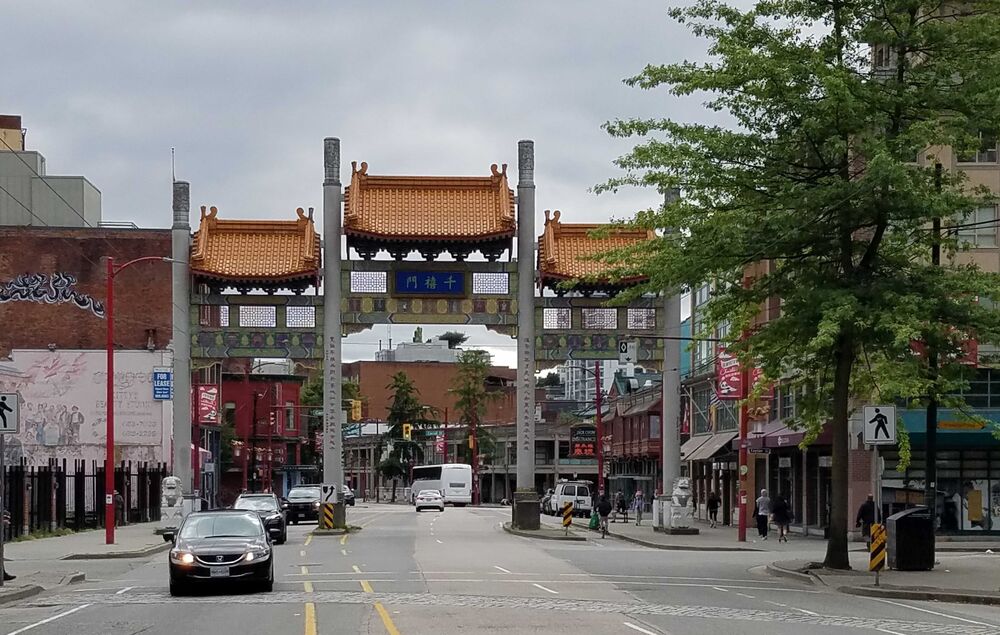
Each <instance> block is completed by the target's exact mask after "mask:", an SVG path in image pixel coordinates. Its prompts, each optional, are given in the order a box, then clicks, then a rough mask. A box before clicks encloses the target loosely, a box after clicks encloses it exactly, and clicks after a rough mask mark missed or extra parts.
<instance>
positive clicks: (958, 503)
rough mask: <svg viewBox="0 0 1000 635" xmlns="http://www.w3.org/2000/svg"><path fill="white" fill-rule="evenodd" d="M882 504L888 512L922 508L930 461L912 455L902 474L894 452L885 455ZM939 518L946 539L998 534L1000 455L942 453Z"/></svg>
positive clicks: (921, 455)
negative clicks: (959, 535) (978, 533)
mask: <svg viewBox="0 0 1000 635" xmlns="http://www.w3.org/2000/svg"><path fill="white" fill-rule="evenodd" d="M883 456H884V457H885V463H886V466H885V467H886V471H885V473H884V474H883V500H884V502H885V507H886V508H887V509H888V511H890V512H895V511H899V510H901V509H905V508H907V507H912V506H914V505H920V504H923V502H924V483H925V480H924V479H925V476H926V472H925V469H926V461H925V458H926V457H925V454H924V452H923V451H920V450H914V451H913V456H912V460H911V462H910V466H909V468H908V469H907V470H906V471H903V472H901V471H899V470H898V465H899V459H898V455H897V453H895V452H885V453H884V455H883ZM937 481H938V487H937V518H938V527H939V529H940V531H942V532H944V533H955V532H975V531H1000V450H992V451H990V450H943V451H940V452H938V458H937Z"/></svg>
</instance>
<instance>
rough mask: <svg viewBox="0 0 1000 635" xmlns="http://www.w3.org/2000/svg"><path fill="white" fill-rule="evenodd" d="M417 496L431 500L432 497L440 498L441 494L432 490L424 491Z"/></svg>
mask: <svg viewBox="0 0 1000 635" xmlns="http://www.w3.org/2000/svg"><path fill="white" fill-rule="evenodd" d="M417 496H424V497H428V498H431V497H436V498H440V497H441V494H439V493H438V492H435V491H434V490H432V489H425V490H424V491H422V492H420V493H419V494H417Z"/></svg>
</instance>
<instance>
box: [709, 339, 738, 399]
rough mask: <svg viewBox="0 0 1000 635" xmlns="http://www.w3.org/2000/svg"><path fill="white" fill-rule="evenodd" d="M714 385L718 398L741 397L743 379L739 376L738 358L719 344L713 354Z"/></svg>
mask: <svg viewBox="0 0 1000 635" xmlns="http://www.w3.org/2000/svg"><path fill="white" fill-rule="evenodd" d="M715 385H716V389H715V392H716V395H717V396H718V397H719V399H729V400H734V399H740V398H742V397H743V381H742V377H741V376H740V360H739V359H737V358H736V356H735V355H730V354H729V352H728V351H727V350H726V348H725V347H724V346H719V352H718V354H717V355H716V356H715Z"/></svg>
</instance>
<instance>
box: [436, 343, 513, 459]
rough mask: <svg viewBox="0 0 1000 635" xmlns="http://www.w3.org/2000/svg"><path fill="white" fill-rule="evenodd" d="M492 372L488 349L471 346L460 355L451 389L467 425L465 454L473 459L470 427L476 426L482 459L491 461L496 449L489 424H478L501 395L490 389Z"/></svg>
mask: <svg viewBox="0 0 1000 635" xmlns="http://www.w3.org/2000/svg"><path fill="white" fill-rule="evenodd" d="M489 372H490V355H489V353H488V352H486V351H481V350H468V351H462V352H461V353H459V355H458V372H456V373H455V379H454V380H453V381H452V385H451V389H450V390H449V392H450V393H451V394H453V395H454V396H455V410H456V412H457V413H458V423H459V425H464V426H465V433H464V435H463V437H462V438H463V439H464V441H465V442H464V443H463V444H462V445H461V446H460V447H461V450H460V452H461V453H462V454H461V455H462V456H463V458H464V459H465V460H466V461H468V462H469V463H472V455H473V452H472V446H471V445H470V443H469V437H470V436H471V430H472V428H473V427H474V426H475V428H476V439H475V440H476V443H477V444H478V454H479V455H481V456H482V457H483V461H487V462H489V461H491V460H492V458H493V456H494V454H495V453H496V439H495V438H494V436H493V434H492V433H491V432H490V431H489V430H488V429H486V428H482V427H479V424H480V423H481V422H482V420H483V418H484V417H485V416H486V411H487V408H488V407H489V405H490V403H492V402H494V401H496V400H497V399H499V398H500V397H501V396H502V395H501V393H499V392H496V391H493V390H488V389H487V386H486V380H487V378H488V377H489Z"/></svg>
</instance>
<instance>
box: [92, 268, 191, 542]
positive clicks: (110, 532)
mask: <svg viewBox="0 0 1000 635" xmlns="http://www.w3.org/2000/svg"><path fill="white" fill-rule="evenodd" d="M107 260H108V263H107V266H108V275H107V295H106V300H105V305H106V306H105V313H106V318H107V321H108V337H107V342H106V352H107V358H108V368H107V378H106V382H105V383H106V387H107V395H106V397H105V404H104V407H105V412H106V416H105V419H106V422H105V423H106V428H107V431H106V434H107V439H106V440H105V455H104V541H105V543H106V544H109V545H113V544H115V498H114V491H115V466H114V463H115V276H116V275H118V274H119V273H121V272H122V270H124V269H127V268H128V267H131V266H132V265H134V264H136V263H139V262H147V261H153V260H157V261H160V262H175V261H174V259H173V258H165V257H163V256H144V257H142V258H136V259H134V260H129V261H128V262H126V263H125V264H123V265H115V259H114V258H113V257H111V256H108V259H107ZM175 451H176V449H175Z"/></svg>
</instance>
